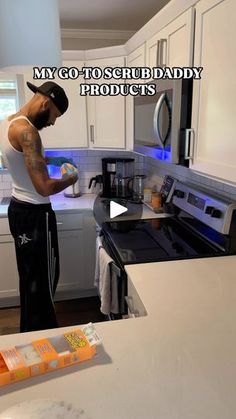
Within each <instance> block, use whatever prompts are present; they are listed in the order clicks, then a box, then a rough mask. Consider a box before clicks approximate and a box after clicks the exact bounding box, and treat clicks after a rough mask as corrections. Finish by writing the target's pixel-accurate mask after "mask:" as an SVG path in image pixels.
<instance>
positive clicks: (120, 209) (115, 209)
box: [110, 201, 128, 218]
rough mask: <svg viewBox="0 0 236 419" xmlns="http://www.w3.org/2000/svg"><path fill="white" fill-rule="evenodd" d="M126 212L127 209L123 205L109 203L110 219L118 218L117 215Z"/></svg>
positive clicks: (113, 202)
mask: <svg viewBox="0 0 236 419" xmlns="http://www.w3.org/2000/svg"><path fill="white" fill-rule="evenodd" d="M126 211H128V208H126V207H124V206H123V205H120V204H117V202H115V201H111V202H110V218H115V217H118V215H120V214H123V213H124V212H126Z"/></svg>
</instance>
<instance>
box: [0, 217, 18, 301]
mask: <svg viewBox="0 0 236 419" xmlns="http://www.w3.org/2000/svg"><path fill="white" fill-rule="evenodd" d="M0 267H1V271H0V272H1V273H0V307H9V306H13V305H19V280H18V271H17V265H16V254H15V245H14V240H13V238H12V236H11V233H10V230H9V224H8V219H7V218H0Z"/></svg>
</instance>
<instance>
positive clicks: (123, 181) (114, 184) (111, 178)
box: [102, 158, 134, 199]
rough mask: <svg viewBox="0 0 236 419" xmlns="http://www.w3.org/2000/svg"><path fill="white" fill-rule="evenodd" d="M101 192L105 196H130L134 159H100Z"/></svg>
mask: <svg viewBox="0 0 236 419" xmlns="http://www.w3.org/2000/svg"><path fill="white" fill-rule="evenodd" d="M102 177H103V193H102V196H103V197H105V198H125V199H127V198H131V197H132V194H133V192H132V188H131V186H132V182H131V181H132V179H133V177H134V159H122V158H117V159H116V158H104V159H102Z"/></svg>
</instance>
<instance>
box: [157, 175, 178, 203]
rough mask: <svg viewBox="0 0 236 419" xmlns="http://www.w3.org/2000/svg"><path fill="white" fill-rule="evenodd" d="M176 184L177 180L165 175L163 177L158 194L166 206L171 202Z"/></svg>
mask: <svg viewBox="0 0 236 419" xmlns="http://www.w3.org/2000/svg"><path fill="white" fill-rule="evenodd" d="M176 183H177V180H176V179H174V178H173V177H172V176H169V175H166V176H165V177H164V180H163V183H162V186H161V190H160V192H161V195H162V201H163V202H165V203H166V204H168V202H170V201H171V198H172V195H173V193H174V190H175V185H176Z"/></svg>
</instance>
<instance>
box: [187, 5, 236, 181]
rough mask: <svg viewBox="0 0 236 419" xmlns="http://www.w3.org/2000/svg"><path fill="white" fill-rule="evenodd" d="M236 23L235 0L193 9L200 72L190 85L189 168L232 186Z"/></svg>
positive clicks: (235, 162)
mask: <svg viewBox="0 0 236 419" xmlns="http://www.w3.org/2000/svg"><path fill="white" fill-rule="evenodd" d="M235 17H236V2H235V0H201V1H200V2H199V3H198V4H197V5H196V32H195V57H194V65H195V66H201V67H203V70H202V74H201V80H195V81H194V92H193V111H192V127H193V129H194V133H195V135H192V137H191V139H192V144H193V147H190V148H193V149H194V151H193V159H191V160H190V167H191V168H192V169H193V170H196V171H199V172H202V173H204V174H206V175H211V176H213V177H217V178H221V179H224V180H226V181H229V182H236V159H235V156H236V138H235V115H236V101H235V93H236V78H235V68H236V48H235ZM194 140H195V141H194ZM190 154H191V151H190Z"/></svg>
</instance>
